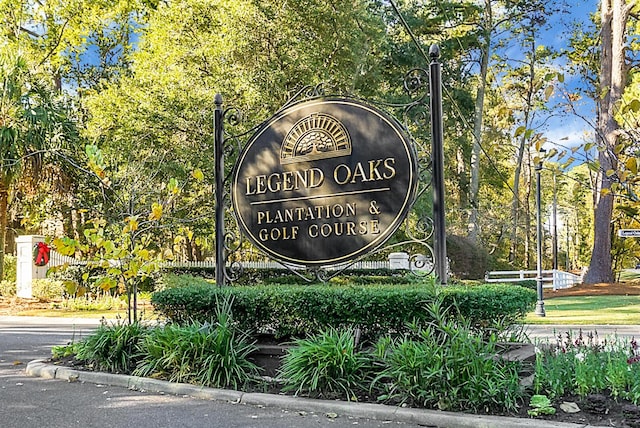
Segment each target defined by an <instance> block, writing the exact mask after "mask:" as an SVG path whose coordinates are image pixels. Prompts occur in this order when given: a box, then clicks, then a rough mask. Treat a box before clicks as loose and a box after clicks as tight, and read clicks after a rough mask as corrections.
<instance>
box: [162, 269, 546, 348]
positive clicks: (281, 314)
mask: <svg viewBox="0 0 640 428" xmlns="http://www.w3.org/2000/svg"><path fill="white" fill-rule="evenodd" d="M193 283H194V285H191V286H188V287H181V288H167V289H165V290H163V291H160V292H157V293H155V294H153V296H152V299H151V303H152V304H153V306H154V308H155V310H156V312H157V313H158V314H159V315H161V316H164V317H166V318H167V319H168V320H169V321H171V322H176V323H180V324H185V323H188V322H192V321H200V322H206V321H209V320H211V319H213V316H214V314H215V307H216V301H217V300H219V296H221V295H230V296H231V297H233V304H232V311H233V316H234V319H235V320H236V322H237V323H238V324H239V327H240V328H241V329H242V330H243V331H252V332H255V333H269V334H274V335H275V336H276V337H278V338H290V337H308V336H309V335H311V334H317V333H319V332H320V331H322V330H324V329H326V328H329V327H333V328H341V327H354V326H357V327H359V328H360V329H361V330H362V332H363V334H364V336H365V337H367V338H369V339H373V338H376V337H378V336H379V335H381V334H386V333H394V332H403V331H406V326H407V323H409V322H413V321H417V322H427V321H429V319H428V315H427V311H426V310H425V307H426V305H427V304H429V303H430V302H432V301H434V299H435V293H434V288H433V286H426V285H421V284H403V285H402V284H393V285H389V284H386V285H385V284H383V285H364V286H363V285H331V284H314V285H306V286H301V285H295V286H294V285H279V286H274V285H261V286H238V287H236V286H233V287H231V286H230V287H223V288H219V287H215V286H213V285H211V284H209V283H206V282H205V281H202V280H198V279H197V278H194V279H193ZM439 294H440V296H441V297H442V299H443V304H444V306H445V307H448V306H452V305H454V304H457V307H458V308H459V311H460V313H461V314H462V315H463V316H464V317H465V318H467V319H468V320H469V321H470V322H471V324H472V325H473V326H476V327H480V328H482V327H487V326H492V325H495V324H496V323H499V322H501V321H503V320H506V321H507V322H515V321H517V320H518V319H520V318H522V317H523V316H524V315H525V314H526V313H527V312H529V311H531V310H532V309H533V307H534V305H535V301H536V295H535V292H533V291H532V290H527V289H525V288H522V287H519V286H514V285H505V284H490V285H480V286H472V287H469V286H446V287H442V288H440V293H439Z"/></svg>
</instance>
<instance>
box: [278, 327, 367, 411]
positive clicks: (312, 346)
mask: <svg viewBox="0 0 640 428" xmlns="http://www.w3.org/2000/svg"><path fill="white" fill-rule="evenodd" d="M293 345H294V346H293V347H292V348H291V349H290V350H289V351H288V353H287V355H285V357H284V358H283V361H282V366H281V369H280V377H281V378H282V379H283V382H284V387H283V390H284V391H295V393H296V394H302V393H304V394H309V395H312V396H321V397H324V398H343V399H346V400H349V401H356V400H357V399H358V395H360V394H361V393H362V392H363V391H366V390H367V386H368V380H367V379H368V378H369V376H370V373H371V358H370V356H369V355H368V354H367V353H365V352H364V351H360V350H358V348H357V345H356V340H355V335H354V331H353V330H352V329H343V330H336V329H332V328H330V329H328V330H326V331H323V332H321V333H319V334H317V335H313V336H311V337H309V338H308V339H298V340H295V342H294V344H293Z"/></svg>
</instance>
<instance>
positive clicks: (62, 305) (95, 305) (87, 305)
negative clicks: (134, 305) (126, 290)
mask: <svg viewBox="0 0 640 428" xmlns="http://www.w3.org/2000/svg"><path fill="white" fill-rule="evenodd" d="M51 307H52V308H53V309H64V310H68V311H110V310H124V309H127V302H126V301H124V300H123V299H122V297H113V296H101V297H96V298H88V297H75V298H70V299H64V300H61V301H59V302H54V303H52V304H51Z"/></svg>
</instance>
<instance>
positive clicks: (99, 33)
mask: <svg viewBox="0 0 640 428" xmlns="http://www.w3.org/2000/svg"><path fill="white" fill-rule="evenodd" d="M558 3H559V2H549V1H542V0H537V1H531V0H519V1H515V2H514V1H509V2H504V1H498V0H485V1H472V0H469V1H464V0H452V1H447V2H437V3H434V2H428V1H424V0H403V1H399V0H398V1H394V2H388V1H379V0H349V1H344V2H325V1H320V0H317V1H316V0H312V1H300V0H285V1H272V0H260V1H254V0H238V1H233V2H232V1H224V0H178V1H170V2H155V1H126V0H119V1H118V0H92V1H77V2H75V1H74V2H62V1H45V2H37V3H33V2H25V1H22V0H3V1H2V3H0V18H1V19H2V22H3V23H4V24H6V25H5V26H4V28H5V30H4V33H3V34H2V36H1V37H2V38H1V39H0V48H1V49H2V55H1V62H2V76H1V77H2V79H3V85H4V86H3V88H4V89H3V94H2V100H0V102H1V104H0V106H1V109H2V110H1V111H0V114H1V115H2V116H0V138H1V139H2V141H1V143H2V146H1V150H0V158H1V159H0V160H1V161H2V163H1V164H0V173H1V174H0V177H1V178H2V181H1V182H0V214H1V213H2V212H3V211H4V212H9V213H10V217H11V218H10V219H9V220H10V221H9V224H10V225H14V226H18V228H22V229H23V232H39V233H45V232H46V233H47V234H48V235H63V234H64V235H67V236H70V237H75V238H77V239H80V240H82V237H83V229H84V227H85V226H84V225H85V224H86V222H87V221H89V220H91V219H101V220H104V221H105V222H106V223H105V224H107V225H112V226H113V227H112V228H111V229H110V230H111V231H112V232H113V233H116V234H117V233H121V232H122V230H123V227H124V228H127V227H128V229H127V233H129V232H131V227H139V226H140V224H141V222H143V221H147V222H150V223H149V225H150V226H153V227H151V228H150V229H148V230H146V231H145V233H147V232H148V234H146V235H144V236H145V239H147V240H149V241H148V242H151V241H153V242H154V244H153V248H152V249H153V250H154V251H157V253H158V254H159V255H161V256H162V257H186V258H191V259H192V258H203V257H210V256H212V236H213V230H214V228H213V209H214V201H213V190H214V188H213V183H214V181H213V165H212V164H213V155H212V144H213V111H214V107H215V104H214V97H215V96H216V94H222V96H223V99H224V103H225V104H224V105H225V107H226V106H233V107H235V108H237V109H238V110H239V111H241V112H242V113H243V120H242V122H241V123H240V124H239V125H236V126H233V127H230V128H229V129H228V130H227V131H228V132H229V133H230V134H235V135H243V137H241V138H239V139H238V140H237V142H238V143H240V144H242V143H243V142H244V141H246V139H247V138H248V135H247V134H243V133H244V132H249V131H250V130H251V129H252V128H253V127H254V126H256V125H258V124H259V123H260V122H261V121H263V120H265V119H266V118H268V117H269V116H270V115H272V114H273V113H274V112H276V111H277V110H278V109H279V108H281V107H282V106H283V105H284V104H285V103H286V102H287V101H288V100H289V99H290V98H291V97H292V96H293V95H294V94H296V93H297V92H298V91H300V90H301V89H303V88H304V87H306V86H308V85H310V86H315V85H319V84H322V85H323V88H324V91H325V92H326V93H328V94H338V95H349V96H356V97H362V98H367V99H370V100H373V101H375V102H380V103H389V104H392V103H395V104H402V103H405V102H407V101H408V99H409V98H408V97H407V96H406V94H405V93H404V90H403V79H404V76H405V74H406V73H407V72H409V71H410V70H411V69H412V68H414V67H423V68H424V67H426V66H427V65H428V62H429V58H427V56H426V55H425V52H426V51H427V50H428V48H429V46H430V45H431V44H432V43H438V44H439V45H440V47H441V51H442V58H441V61H442V63H443V89H444V90H443V94H444V106H443V110H444V115H445V117H444V122H445V126H444V127H445V152H446V156H445V159H446V165H445V169H446V172H445V176H446V186H447V189H448V192H447V198H448V199H447V223H448V233H449V234H450V235H460V236H466V235H468V236H469V237H470V238H471V241H472V242H475V243H477V244H478V245H479V246H481V247H483V248H485V250H486V252H487V253H489V254H490V255H491V260H492V263H493V266H496V267H499V266H512V267H518V268H526V267H530V266H531V265H532V263H533V260H534V256H533V253H534V251H533V248H534V247H535V245H534V242H533V239H534V238H533V233H532V231H533V225H534V222H535V217H534V216H533V215H532V212H533V211H534V208H535V207H534V200H533V194H532V183H533V181H534V180H533V166H534V164H535V163H536V162H538V161H539V160H541V159H540V158H539V156H540V155H539V153H538V152H539V149H540V148H542V147H544V148H546V149H547V153H548V156H547V158H546V159H545V165H546V167H545V169H544V171H543V174H542V178H543V180H544V181H545V183H546V184H545V189H546V190H549V191H545V194H544V195H543V203H544V204H545V207H547V206H550V204H551V201H552V200H553V194H555V196H556V204H557V205H559V206H560V207H561V209H560V212H561V217H562V219H563V228H561V229H560V232H559V234H560V236H558V237H556V238H557V239H556V240H555V242H556V245H559V247H560V258H561V259H562V261H563V262H564V266H566V267H568V268H571V269H575V268H579V267H582V266H586V265H587V264H588V263H589V261H590V255H591V254H590V252H591V251H593V250H595V248H597V247H598V246H597V245H596V247H594V248H593V249H591V248H590V247H592V245H593V236H594V235H593V233H592V231H591V226H592V225H594V224H596V223H598V222H597V221H596V222H594V221H593V215H592V213H591V210H592V209H593V208H597V207H598V202H599V200H600V198H601V197H606V198H611V200H612V203H613V205H612V206H613V207H617V208H616V211H615V212H616V213H617V215H616V216H614V219H615V225H616V226H617V227H623V226H624V227H640V224H639V223H638V221H639V220H638V212H640V208H639V206H638V198H637V195H638V174H637V173H638V167H639V165H638V160H637V159H638V150H639V148H638V135H637V128H638V112H639V111H640V108H639V107H638V106H639V105H640V101H639V98H640V94H638V92H637V86H638V85H637V80H638V76H637V73H635V70H636V68H633V67H627V68H625V69H624V70H625V76H624V77H625V80H626V83H627V84H626V85H625V87H626V88H629V89H628V90H626V91H622V92H621V93H620V94H619V95H620V103H616V105H617V106H618V105H620V106H622V107H621V108H620V109H619V110H617V111H615V112H613V113H612V114H613V117H614V118H615V120H616V121H617V123H618V124H619V128H620V129H619V132H618V131H616V135H618V137H617V139H616V143H615V144H614V145H609V146H608V147H607V148H605V149H603V150H600V152H598V153H600V154H601V153H608V152H613V153H615V154H616V156H617V158H616V159H617V162H616V163H615V164H612V165H609V166H605V165H604V164H603V161H602V159H599V160H596V159H593V155H594V147H596V146H597V145H598V144H599V143H601V142H602V141H604V140H599V139H598V138H596V137H595V135H602V134H601V133H600V134H595V133H594V136H593V137H590V138H591V139H590V140H589V141H587V144H586V145H585V146H582V147H576V146H574V147H568V148H563V147H561V145H560V144H559V142H558V141H555V142H553V141H550V140H549V138H548V136H547V132H548V130H549V129H548V126H547V121H548V119H549V118H550V117H552V116H556V115H561V114H581V115H583V116H584V115H585V113H583V112H582V111H581V112H578V111H577V110H572V106H574V107H575V102H576V100H577V99H578V98H579V96H580V95H579V93H578V92H577V91H576V90H575V89H574V88H570V87H569V86H568V84H566V83H565V82H567V81H569V79H568V76H570V75H571V74H572V73H573V74H576V75H580V76H583V77H584V78H583V82H584V85H585V86H583V88H582V90H583V92H582V94H584V96H592V97H593V98H594V99H600V98H599V97H600V95H601V94H606V93H608V92H607V91H608V87H607V86H606V84H605V83H604V82H602V79H601V78H598V70H599V67H600V64H601V62H600V61H599V60H598V59H599V56H598V52H599V50H600V49H601V44H600V42H601V41H600V40H599V39H597V38H596V35H597V34H598V32H597V31H598V29H599V27H598V26H599V25H600V24H598V26H596V25H595V24H594V25H593V26H592V27H580V28H578V29H576V30H575V33H574V37H573V41H574V43H573V44H572V46H571V47H570V50H568V51H561V50H560V49H554V47H553V46H547V45H545V42H544V41H543V40H542V38H541V34H542V32H543V30H544V26H545V25H546V23H547V20H548V19H549V18H550V17H551V16H552V15H553V14H554V13H556V12H557V11H556V10H552V7H558V9H561V10H562V9H563V8H562V4H558ZM626 6H628V5H625V3H624V2H621V3H620V7H626ZM636 9H637V7H636ZM563 10H565V11H566V9H563ZM590 12H591V13H594V14H595V13H596V11H595V10H594V11H590ZM635 13H637V10H635V9H632V8H629V10H628V14H627V16H626V22H627V24H628V25H627V26H626V32H627V34H637V33H638V30H639V29H638V28H637V25H638V24H637V21H635V18H634V17H635ZM594 16H595V15H594ZM629 40H631V43H637V38H634V39H629ZM633 48H634V46H629V49H628V51H630V50H633ZM628 51H627V52H628ZM629 59H632V58H629ZM558 64H568V65H566V66H564V65H563V66H562V67H558ZM634 83H635V85H634ZM563 96H564V98H562V97H563ZM559 98H562V99H564V104H559V103H558V102H557V100H558V99H559ZM38 109H41V110H38ZM393 113H394V114H395V115H397V116H398V117H401V115H402V111H398V110H393ZM584 118H585V121H588V122H589V123H592V124H593V126H594V129H596V130H597V129H599V125H598V121H597V119H598V117H596V116H595V114H594V115H593V116H591V117H584ZM409 126H410V128H411V131H412V132H413V135H415V136H416V138H417V139H419V140H424V141H428V138H429V135H428V131H429V130H428V127H427V126H416V125H415V123H413V122H410V123H409ZM76 130H77V131H76ZM600 147H605V146H603V145H600ZM37 153H38V154H41V155H42V156H38V157H34V156H32V155H35V154H37ZM236 153H237V152H236ZM420 154H421V156H425V157H427V156H428V153H423V152H421V153H420ZM233 155H234V153H232V152H230V153H229V156H228V158H227V161H228V165H227V166H228V168H229V169H230V168H231V167H232V163H233V159H234V158H233ZM28 159H34V160H35V159H38V162H36V163H35V164H37V165H40V166H43V167H44V168H48V171H50V172H51V173H50V174H49V175H50V176H51V177H56V178H57V179H58V181H59V183H64V185H60V186H57V188H59V192H50V191H49V192H47V191H46V189H44V188H39V189H36V188H34V189H32V192H31V193H32V194H33V198H31V199H29V203H27V200H26V199H24V198H20V199H21V200H20V202H17V201H15V200H12V195H15V194H17V192H21V191H24V189H25V188H26V187H25V186H26V185H27V184H28V182H29V180H28V176H29V171H30V170H29V168H26V167H25V165H28V162H27V163H25V162H24V161H25V160H28ZM40 159H41V160H40ZM579 163H584V165H581V166H580V165H577V164H579ZM18 167H21V168H19V169H18ZM596 173H600V179H602V178H603V177H604V178H607V177H608V178H614V179H613V181H612V183H611V185H610V186H609V187H610V189H611V190H607V191H605V194H603V193H602V191H601V188H599V187H598V186H597V183H598V182H600V183H601V182H602V181H597V180H595V174H596ZM554 183H555V184H554ZM588 189H593V190H594V191H595V192H596V193H595V194H596V199H595V202H594V199H593V197H592V196H591V194H590V193H589V191H588ZM551 190H553V191H551ZM2 195H6V198H4V200H5V201H7V203H9V206H8V208H7V210H3V209H2V203H3V202H2V201H3V197H2ZM55 195H59V196H55ZM11 204H13V207H14V209H13V210H12V209H11V206H12V205H11ZM29 204H30V205H29ZM427 205H428V204H427ZM45 206H46V209H44V207H45ZM159 207H161V210H160V208H159ZM423 208H424V207H423ZM545 211H546V210H545ZM43 212H45V213H46V215H45V216H48V217H50V218H52V219H54V220H56V222H57V223H59V224H60V225H59V227H58V228H57V229H54V230H53V231H48V230H43V229H42V228H41V226H40V224H39V220H41V219H42V218H43V214H42V213H43ZM18 219H21V223H20V224H18V223H15V221H16V220H18ZM0 220H2V216H1V215H0ZM556 220H557V219H556ZM547 223H549V224H550V222H547ZM0 226H1V227H2V229H3V230H5V229H6V226H5V225H3V224H0ZM608 227H610V226H608ZM549 230H551V229H549ZM609 232H610V230H609ZM134 235H135V234H133V235H131V236H132V237H133V241H135V239H136V236H137V235H136V236H134ZM596 235H597V234H596ZM140 236H142V234H140ZM0 243H1V241H0ZM132 245H133V247H135V243H134V244H132ZM626 245H627V247H628V246H629V245H631V244H630V243H627V244H626ZM133 247H132V248H133ZM547 248H548V246H547ZM604 252H605V253H607V251H606V250H605V251H604ZM549 254H551V253H550V249H549ZM618 254H619V255H620V256H619V257H621V258H620V260H621V262H620V263H622V264H624V263H630V262H631V259H630V258H629V257H630V256H629V254H631V251H630V250H629V248H627V251H626V252H625V251H622V252H615V253H614V255H618ZM623 254H626V255H624V256H623ZM605 255H606V254H605ZM599 257H603V256H602V255H601V256H599ZM624 257H626V259H624V260H626V261H623V258H624ZM545 259H546V260H547V262H546V265H547V266H550V265H551V262H550V261H549V260H550V258H549V257H545ZM0 266H1V263H0ZM618 267H622V265H621V264H619V265H618ZM605 270H606V268H605ZM609 271H611V269H609Z"/></svg>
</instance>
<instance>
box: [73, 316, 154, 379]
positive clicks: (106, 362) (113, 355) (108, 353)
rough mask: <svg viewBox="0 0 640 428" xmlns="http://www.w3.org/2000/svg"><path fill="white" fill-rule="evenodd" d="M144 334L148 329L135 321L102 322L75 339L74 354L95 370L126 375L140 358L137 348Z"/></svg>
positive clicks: (147, 332)
mask: <svg viewBox="0 0 640 428" xmlns="http://www.w3.org/2000/svg"><path fill="white" fill-rule="evenodd" d="M148 334H149V328H148V327H146V326H144V325H143V324H141V323H139V322H136V323H130V324H121V323H117V324H111V325H106V324H102V325H100V327H98V329H97V330H96V331H95V332H94V333H93V334H91V335H90V336H89V337H87V338H86V339H85V340H84V341H82V342H79V345H78V349H77V355H76V356H77V358H78V359H79V360H83V361H86V362H87V363H88V364H90V365H91V366H92V367H94V368H95V369H96V370H104V371H107V372H111V373H127V374H128V373H131V372H132V371H133V369H134V368H135V367H136V366H137V364H138V362H139V361H140V360H141V358H142V355H141V351H140V347H141V344H142V342H143V341H144V339H145V337H146V336H147V335H148Z"/></svg>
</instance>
